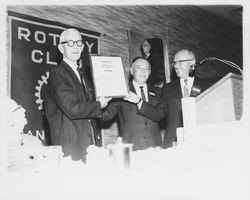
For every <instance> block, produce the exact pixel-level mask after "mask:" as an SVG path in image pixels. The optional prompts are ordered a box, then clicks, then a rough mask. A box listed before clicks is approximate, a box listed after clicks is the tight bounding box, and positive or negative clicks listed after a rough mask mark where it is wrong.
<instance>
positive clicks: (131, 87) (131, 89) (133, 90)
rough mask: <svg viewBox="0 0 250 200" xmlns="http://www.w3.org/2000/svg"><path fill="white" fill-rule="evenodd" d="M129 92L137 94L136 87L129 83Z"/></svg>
mask: <svg viewBox="0 0 250 200" xmlns="http://www.w3.org/2000/svg"><path fill="white" fill-rule="evenodd" d="M129 90H130V91H131V92H133V93H135V94H136V91H135V87H134V85H133V83H132V82H129Z"/></svg>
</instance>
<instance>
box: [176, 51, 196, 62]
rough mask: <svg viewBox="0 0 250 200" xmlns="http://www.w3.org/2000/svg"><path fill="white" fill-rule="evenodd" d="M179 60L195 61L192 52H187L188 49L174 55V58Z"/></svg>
mask: <svg viewBox="0 0 250 200" xmlns="http://www.w3.org/2000/svg"><path fill="white" fill-rule="evenodd" d="M176 57H177V58H181V59H179V60H188V59H190V60H191V59H192V60H194V61H195V60H196V58H195V55H194V53H193V52H192V51H190V50H188V49H182V50H180V51H178V52H177V53H176V54H175V58H176Z"/></svg>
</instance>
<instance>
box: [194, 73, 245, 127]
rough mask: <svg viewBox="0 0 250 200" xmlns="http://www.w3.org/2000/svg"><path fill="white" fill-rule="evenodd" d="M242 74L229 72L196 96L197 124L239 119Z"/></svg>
mask: <svg viewBox="0 0 250 200" xmlns="http://www.w3.org/2000/svg"><path fill="white" fill-rule="evenodd" d="M242 89H243V84H242V76H241V75H237V74H233V73H229V74H227V75H226V76H225V77H223V78H222V79H221V80H219V81H218V82H217V83H215V84H214V85H212V86H211V87H210V88H208V89H207V90H206V91H204V92H203V93H201V94H200V95H199V96H198V97H197V98H196V115H197V124H208V123H218V122H224V121H234V120H239V119H241V116H242V102H243V90H242Z"/></svg>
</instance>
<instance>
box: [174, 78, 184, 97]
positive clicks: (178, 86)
mask: <svg viewBox="0 0 250 200" xmlns="http://www.w3.org/2000/svg"><path fill="white" fill-rule="evenodd" d="M173 89H174V91H173V95H174V96H176V97H177V98H182V97H183V95H182V91H181V83H180V79H177V80H175V81H174V82H173Z"/></svg>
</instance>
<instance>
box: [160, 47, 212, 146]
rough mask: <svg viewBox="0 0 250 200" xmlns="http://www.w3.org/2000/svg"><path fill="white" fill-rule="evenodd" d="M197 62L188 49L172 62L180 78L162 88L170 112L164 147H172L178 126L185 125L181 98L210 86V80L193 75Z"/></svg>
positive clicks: (181, 51)
mask: <svg viewBox="0 0 250 200" xmlns="http://www.w3.org/2000/svg"><path fill="white" fill-rule="evenodd" d="M195 63H196V58H195V55H194V53H193V52H192V51H190V50H188V49H182V50H180V51H178V52H177V53H176V54H175V56H174V62H173V63H172V65H173V67H174V69H175V71H176V74H177V77H178V79H176V80H174V81H171V82H170V83H168V84H165V85H164V86H163V88H162V95H161V98H162V101H163V103H164V104H165V107H166V109H167V110H168V113H167V115H166V123H165V125H166V132H165V137H164V147H165V148H168V147H172V146H173V144H175V142H176V141H177V138H176V128H178V127H183V119H182V105H181V98H183V97H189V96H190V97H196V96H197V95H199V94H200V93H202V92H203V91H205V90H206V89H207V88H208V87H209V84H210V83H209V81H208V80H204V79H200V78H198V77H195V76H193V67H192V66H194V64H195Z"/></svg>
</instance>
